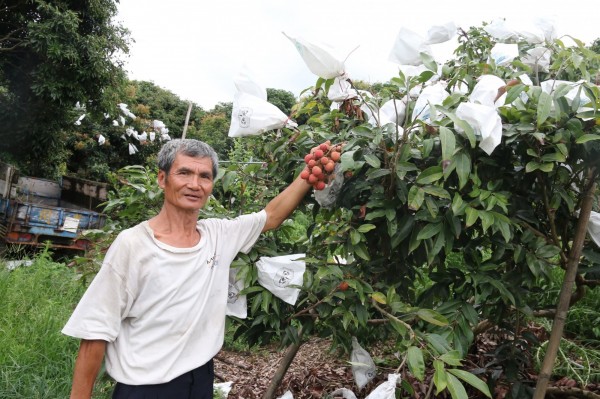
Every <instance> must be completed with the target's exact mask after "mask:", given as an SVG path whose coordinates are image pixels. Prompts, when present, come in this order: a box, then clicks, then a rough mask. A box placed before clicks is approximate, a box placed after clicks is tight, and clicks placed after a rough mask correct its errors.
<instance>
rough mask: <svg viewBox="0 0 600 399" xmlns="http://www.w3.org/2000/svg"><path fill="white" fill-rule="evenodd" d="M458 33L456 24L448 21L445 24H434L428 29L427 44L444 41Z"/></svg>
mask: <svg viewBox="0 0 600 399" xmlns="http://www.w3.org/2000/svg"><path fill="white" fill-rule="evenodd" d="M454 35H456V24H455V23H454V22H448V23H445V24H444V25H434V26H432V27H431V28H429V30H428V31H427V40H426V41H425V43H426V44H438V43H444V42H447V41H448V40H450V39H452V38H453V37H454Z"/></svg>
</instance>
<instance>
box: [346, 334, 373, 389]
mask: <svg viewBox="0 0 600 399" xmlns="http://www.w3.org/2000/svg"><path fill="white" fill-rule="evenodd" d="M350 361H351V362H352V374H353V375H354V381H355V382H356V385H357V386H358V389H363V388H364V386H365V385H367V384H368V383H369V381H371V380H372V379H373V378H375V375H376V374H377V367H376V366H375V362H373V359H372V358H371V355H369V352H367V351H366V350H364V349H363V347H362V346H360V344H359V343H358V340H357V339H356V337H352V352H351V353H350Z"/></svg>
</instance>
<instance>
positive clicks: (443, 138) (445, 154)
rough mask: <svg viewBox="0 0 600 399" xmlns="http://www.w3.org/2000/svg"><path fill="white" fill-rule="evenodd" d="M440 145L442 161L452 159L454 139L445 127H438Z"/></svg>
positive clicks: (454, 145)
mask: <svg viewBox="0 0 600 399" xmlns="http://www.w3.org/2000/svg"><path fill="white" fill-rule="evenodd" d="M439 134H440V143H441V144H442V159H443V160H447V159H450V158H451V157H452V155H453V154H454V150H455V148H456V138H455V137H454V133H453V132H452V130H450V129H448V128H447V127H445V126H440V132H439Z"/></svg>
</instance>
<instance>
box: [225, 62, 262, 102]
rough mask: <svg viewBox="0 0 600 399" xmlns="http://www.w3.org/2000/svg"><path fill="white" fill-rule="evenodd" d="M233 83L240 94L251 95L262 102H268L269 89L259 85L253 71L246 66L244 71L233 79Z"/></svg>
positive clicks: (243, 68)
mask: <svg viewBox="0 0 600 399" xmlns="http://www.w3.org/2000/svg"><path fill="white" fill-rule="evenodd" d="M233 83H234V84H235V88H236V89H237V91H238V92H242V93H246V94H251V95H253V96H254V97H258V98H260V99H261V100H265V101H266V100H267V89H265V88H264V87H263V86H262V85H261V84H259V83H258V81H257V80H256V78H255V77H254V76H253V73H252V71H250V69H249V68H248V67H247V66H246V65H244V66H243V67H242V70H241V71H240V72H239V73H238V74H237V76H236V77H235V78H234V79H233Z"/></svg>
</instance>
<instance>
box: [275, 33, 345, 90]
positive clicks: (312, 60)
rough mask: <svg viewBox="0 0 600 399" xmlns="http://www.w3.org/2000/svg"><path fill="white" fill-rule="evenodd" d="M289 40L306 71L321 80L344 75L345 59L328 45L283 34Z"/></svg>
mask: <svg viewBox="0 0 600 399" xmlns="http://www.w3.org/2000/svg"><path fill="white" fill-rule="evenodd" d="M283 34H284V35H285V37H287V38H288V39H290V41H291V42H292V43H294V46H295V47H296V50H298V52H299V53H300V56H301V57H302V59H303V60H304V63H305V64H306V66H307V67H308V69H309V70H310V71H311V72H312V73H314V74H315V75H317V76H319V77H321V78H323V79H332V78H335V77H337V76H342V75H344V74H345V72H346V69H345V66H344V62H345V61H346V60H345V58H342V57H340V56H339V55H338V54H336V53H335V51H334V50H333V49H332V48H331V47H330V46H328V45H326V44H323V43H319V44H316V43H311V42H309V41H307V40H304V39H302V38H294V37H291V36H288V35H287V34H286V33H285V32H283ZM346 58H347V57H346Z"/></svg>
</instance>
